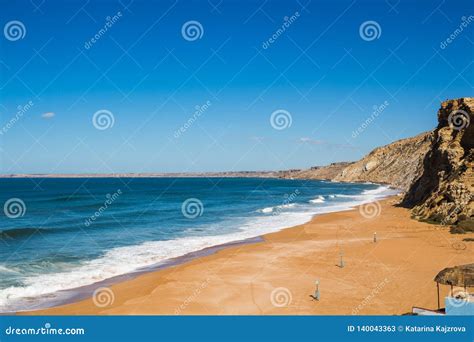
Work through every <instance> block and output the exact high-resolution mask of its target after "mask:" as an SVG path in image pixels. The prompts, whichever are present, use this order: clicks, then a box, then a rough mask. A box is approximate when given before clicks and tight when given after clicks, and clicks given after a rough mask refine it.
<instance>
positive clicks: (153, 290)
mask: <svg viewBox="0 0 474 342" xmlns="http://www.w3.org/2000/svg"><path fill="white" fill-rule="evenodd" d="M397 201H398V197H396V196H394V197H391V198H388V199H386V200H383V201H381V202H379V204H372V205H369V206H363V207H362V208H356V209H355V210H352V211H345V212H337V213H330V214H324V215H321V216H316V217H314V218H313V220H312V221H311V222H308V223H306V224H304V225H301V226H297V227H293V228H288V229H285V230H282V231H280V232H277V233H271V234H267V235H264V236H263V241H262V242H256V243H251V244H238V245H235V246H229V247H227V248H225V249H221V250H218V251H217V252H215V253H214V254H211V255H206V256H202V257H199V258H196V259H193V260H190V261H187V262H185V263H183V264H178V265H174V266H171V267H169V268H166V269H161V270H157V271H154V272H150V273H146V274H141V275H139V276H138V277H136V278H134V279H129V280H124V281H123V282H120V283H117V284H113V285H111V286H110V287H103V285H97V287H99V290H98V291H97V292H96V296H93V297H92V298H87V299H84V300H81V301H79V302H76V303H71V304H67V305H63V306H59V307H55V308H50V309H46V310H39V311H34V312H26V313H23V314H37V315H97V314H99V315H122V314H125V315H142V314H160V315H165V314H166V315H174V314H179V315H280V314H281V315H351V314H358V315H366V314H382V315H393V314H404V313H408V312H411V309H412V306H418V307H425V308H430V309H436V308H437V295H436V293H437V292H436V283H435V282H434V281H433V278H434V277H435V275H436V274H437V273H438V272H439V271H440V270H441V269H443V268H444V267H449V266H454V265H458V264H466V263H471V262H473V261H474V260H473V257H472V249H473V242H463V241H462V239H463V238H466V237H468V235H452V234H450V233H449V229H448V228H447V227H442V226H437V225H431V224H428V223H422V222H418V221H415V220H413V219H411V218H410V213H409V211H408V210H407V209H404V208H400V207H397V206H395V205H394V204H396V203H397ZM371 209H373V210H371ZM372 214H376V215H372ZM372 216H374V217H372ZM374 232H377V242H374V241H373V236H374ZM471 235H472V234H471ZM341 253H342V255H343V261H344V267H340V265H339V263H340V256H341ZM316 280H319V281H320V300H319V301H317V300H315V299H314V298H312V295H313V294H314V291H315V288H316V285H315V281H316ZM441 291H442V294H447V293H448V291H449V288H448V287H446V286H442V287H441ZM441 304H443V298H441ZM442 306H443V305H442Z"/></svg>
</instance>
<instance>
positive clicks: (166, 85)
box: [0, 0, 474, 173]
mask: <svg viewBox="0 0 474 342" xmlns="http://www.w3.org/2000/svg"><path fill="white" fill-rule="evenodd" d="M1 2H2V12H1V14H0V18H1V25H2V27H4V28H5V26H8V24H9V23H10V22H11V21H19V22H21V23H22V24H23V26H24V32H25V34H24V36H23V35H22V34H20V36H21V37H22V38H21V37H20V39H16V38H18V37H13V38H12V36H8V34H7V33H5V32H6V31H4V35H3V36H1V37H0V52H1V53H0V96H1V97H0V98H1V102H0V129H2V131H1V134H0V147H1V150H0V162H1V164H0V172H1V173H80V172H91V173H97V172H183V171H223V170H272V169H288V168H304V167H309V166H312V165H323V164H327V163H330V162H335V161H346V160H356V159H358V158H360V157H361V156H363V155H364V154H366V153H368V152H369V151H370V150H371V149H373V148H374V147H377V146H380V145H384V144H387V143H390V142H392V141H394V140H397V139H400V138H405V137H409V136H413V135H416V134H418V133H421V132H423V131H426V130H430V129H432V128H433V127H434V126H435V125H436V111H437V109H438V107H439V103H440V101H441V100H445V99H447V98H458V97H462V96H472V95H473V86H472V85H473V84H474V77H473V76H474V66H473V65H472V63H473V57H474V36H473V33H474V30H473V27H474V18H472V19H473V20H472V21H469V22H468V23H467V24H466V25H465V27H463V30H462V32H460V33H459V32H458V33H457V34H455V36H454V39H452V41H451V42H449V43H446V44H444V45H443V42H445V41H446V39H447V38H448V37H449V36H450V35H452V34H454V32H455V30H456V29H459V27H460V25H461V24H462V23H463V18H462V17H463V16H464V17H465V18H464V22H466V20H468V19H469V16H470V15H474V3H473V2H472V1H450V2H449V3H444V1H416V3H415V2H414V1H408V0H406V1H405V0H401V1H375V0H374V1H316V0H312V1H309V0H299V1H266V2H265V1H218V0H213V1H206V0H204V1H138V0H135V1H131V0H122V1H101V2H92V1H91V2H86V1H68V2H60V1H51V0H50V1H44V2H40V1H36V2H35V1H33V0H32V1H29V0H27V1H22V0H19V1H14V2H13V1H5V0H2V1H1ZM119 12H120V15H118V13H119ZM114 15H116V16H117V17H116V20H114V23H113V24H112V25H111V26H110V27H109V28H108V29H107V30H106V31H105V32H102V33H99V32H100V30H101V29H103V28H104V26H105V25H106V22H107V19H106V18H107V17H113V16H114ZM285 17H286V18H287V19H288V20H289V21H290V22H291V23H289V24H288V25H287V27H285V29H284V30H283V31H282V30H281V28H282V25H283V23H284V21H285ZM189 21H197V22H198V23H199V24H200V25H201V27H202V31H201V33H202V35H200V37H198V39H196V40H192V39H193V37H191V40H188V39H189V37H187V38H188V39H185V37H183V34H182V28H183V25H184V24H185V23H187V22H189ZM369 21H370V22H376V24H377V25H378V27H375V29H376V31H377V32H376V33H377V34H376V37H375V39H373V40H371V36H364V34H362V36H361V33H360V27H361V25H362V24H363V23H366V22H369ZM20 30H22V28H21V27H20ZM198 30H200V28H199V27H198ZM95 35H98V37H99V39H97V40H96V42H95V43H93V44H91V46H89V48H86V47H85V44H86V42H89V43H90V40H91V38H92V37H94V36H95ZM7 36H8V37H9V38H10V39H7V38H8V37H7ZM272 36H273V37H274V38H275V39H274V40H273V42H272V43H268V40H269V38H271V37H272ZM363 38H366V39H363ZM372 38H374V37H372ZM265 42H267V44H266V48H264V47H263V45H265V44H264V43H265ZM441 45H443V46H441ZM30 101H31V102H30ZM28 103H31V104H32V105H30V106H29V107H30V108H28V109H27V110H26V111H25V112H24V114H23V115H20V116H19V115H18V113H17V111H18V106H25V105H26V104H28ZM206 103H207V104H209V105H208V106H207V108H206V109H205V110H200V113H199V114H196V113H195V112H196V106H200V108H201V109H202V106H203V105H205V104H206ZM384 103H387V104H388V105H386V106H385V108H384V109H383V110H382V111H381V112H380V113H378V114H377V115H375V116H374V114H373V111H374V109H373V108H374V106H380V105H382V104H384ZM100 110H107V111H108V112H109V113H111V114H110V115H111V116H113V121H114V123H113V126H111V127H108V128H107V129H103V130H101V129H97V128H96V126H95V125H94V124H93V116H94V113H96V112H97V111H100ZM278 110H284V111H286V112H285V113H289V114H285V115H289V116H291V126H289V127H286V128H284V129H280V130H279V129H275V128H274V127H273V126H272V125H271V122H270V117H271V115H272V113H273V112H275V111H278ZM45 113H54V114H48V115H46V117H44V116H45V115H44V114H45ZM107 115H109V114H107ZM368 118H372V119H371V120H370V121H371V122H370V124H369V125H367V127H364V129H363V130H362V132H360V134H358V135H357V136H356V137H354V134H353V132H354V131H355V130H357V129H358V128H360V127H361V125H362V123H364V122H365V121H366V120H367V119H368ZM12 119H13V124H12ZM183 127H184V128H185V129H184V130H183V131H182V133H181V134H180V135H179V136H178V137H176V134H175V133H176V131H177V130H179V129H180V128H183Z"/></svg>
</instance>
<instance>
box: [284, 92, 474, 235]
mask: <svg viewBox="0 0 474 342" xmlns="http://www.w3.org/2000/svg"><path fill="white" fill-rule="evenodd" d="M473 112H474V98H460V99H456V100H449V101H445V102H443V103H442V104H441V108H440V109H439V111H438V126H437V128H436V129H435V130H434V131H432V132H426V133H422V134H420V135H418V136H416V137H413V138H408V139H403V140H399V141H396V142H394V143H391V144H389V145H386V146H383V147H379V148H376V149H375V150H373V151H372V152H370V153H369V154H368V155H366V156H365V157H364V158H362V159H361V160H359V161H357V162H353V163H335V164H331V165H329V166H325V167H318V168H312V169H310V170H304V171H298V172H290V173H288V172H284V173H283V177H285V178H290V177H291V178H310V179H331V180H334V181H339V182H374V183H384V184H390V185H391V186H393V187H396V188H398V189H401V190H403V191H405V192H406V193H405V195H404V198H403V200H402V205H404V206H406V207H409V208H412V213H413V215H414V217H416V218H418V219H423V220H429V221H434V222H438V223H442V224H450V225H452V224H458V225H459V226H460V227H462V228H467V229H468V230H473V231H474V118H473Z"/></svg>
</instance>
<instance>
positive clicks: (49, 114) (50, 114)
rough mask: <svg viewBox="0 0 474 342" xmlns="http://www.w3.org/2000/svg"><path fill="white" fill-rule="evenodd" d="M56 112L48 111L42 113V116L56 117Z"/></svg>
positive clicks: (46, 117)
mask: <svg viewBox="0 0 474 342" xmlns="http://www.w3.org/2000/svg"><path fill="white" fill-rule="evenodd" d="M55 115H56V114H55V113H53V112H46V113H43V114H41V117H42V118H43V119H51V118H52V117H54V116H55Z"/></svg>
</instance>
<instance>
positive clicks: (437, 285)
mask: <svg viewBox="0 0 474 342" xmlns="http://www.w3.org/2000/svg"><path fill="white" fill-rule="evenodd" d="M436 287H437V288H438V310H439V309H440V307H439V283H438V282H436Z"/></svg>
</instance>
